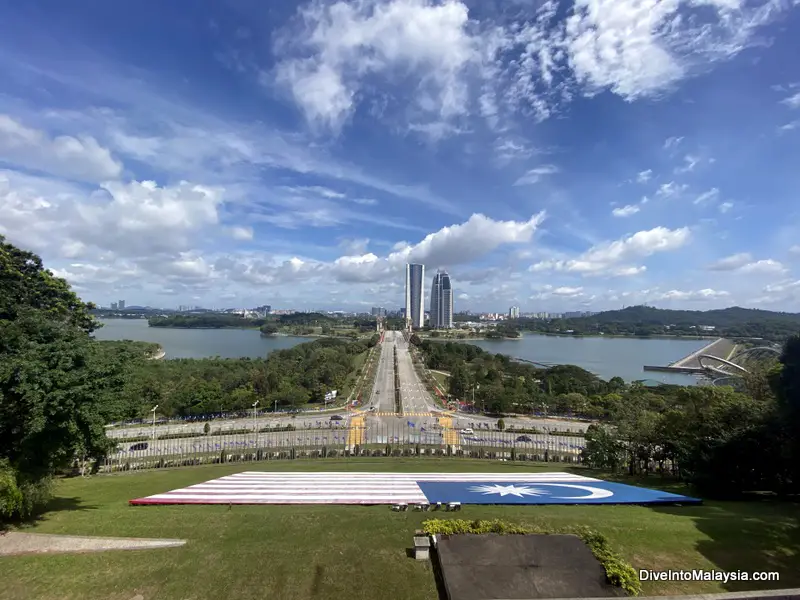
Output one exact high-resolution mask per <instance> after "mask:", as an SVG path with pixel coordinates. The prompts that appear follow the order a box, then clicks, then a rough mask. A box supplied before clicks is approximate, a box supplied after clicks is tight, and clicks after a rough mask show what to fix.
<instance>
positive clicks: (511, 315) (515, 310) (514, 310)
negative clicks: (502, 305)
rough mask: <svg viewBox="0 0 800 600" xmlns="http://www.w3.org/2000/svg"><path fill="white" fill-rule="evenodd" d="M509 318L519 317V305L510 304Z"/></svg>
mask: <svg viewBox="0 0 800 600" xmlns="http://www.w3.org/2000/svg"><path fill="white" fill-rule="evenodd" d="M508 318H509V319H519V306H512V307H511V308H509V309H508Z"/></svg>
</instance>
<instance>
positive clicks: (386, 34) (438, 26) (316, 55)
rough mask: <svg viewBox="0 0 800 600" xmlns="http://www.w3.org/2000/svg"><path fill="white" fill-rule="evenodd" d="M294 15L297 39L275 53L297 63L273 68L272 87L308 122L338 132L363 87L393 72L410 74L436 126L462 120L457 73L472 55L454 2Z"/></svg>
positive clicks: (291, 36) (318, 8) (291, 37)
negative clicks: (279, 87) (294, 53)
mask: <svg viewBox="0 0 800 600" xmlns="http://www.w3.org/2000/svg"><path fill="white" fill-rule="evenodd" d="M300 13H301V15H302V17H301V18H302V23H303V26H304V29H303V32H302V34H301V35H299V36H297V35H296V32H292V33H288V34H287V36H285V37H284V38H283V39H282V40H281V41H280V42H279V43H278V45H277V49H278V51H279V52H281V51H284V50H290V49H291V50H299V54H300V56H299V57H295V58H287V59H285V60H283V61H281V62H280V63H279V64H278V68H277V79H278V82H279V83H281V84H283V85H285V86H286V87H287V88H288V89H289V91H290V92H291V93H292V95H293V97H294V99H295V102H296V103H297V104H298V105H299V106H300V107H301V108H302V110H303V112H304V113H305V115H306V117H307V118H308V119H309V121H310V122H312V123H317V124H322V125H324V126H326V127H330V128H332V129H334V130H336V129H338V128H340V127H341V126H342V125H343V123H344V122H345V121H346V119H347V118H348V117H349V116H350V114H351V113H352V111H353V108H354V99H355V97H356V95H357V94H358V92H359V91H360V89H361V87H362V84H363V83H362V82H363V80H364V79H365V78H366V77H368V76H370V75H371V74H376V73H379V74H381V73H385V72H387V71H389V70H390V69H395V68H397V69H401V70H405V71H407V72H413V73H414V80H415V82H416V91H415V95H416V96H417V99H418V100H417V104H418V108H419V109H420V110H423V111H425V112H428V113H434V114H435V115H436V116H437V117H438V118H444V119H447V118H449V117H451V116H454V115H459V114H464V113H465V112H466V109H467V106H466V105H467V100H468V98H467V89H466V86H465V82H464V81H463V79H462V72H463V71H464V70H465V69H466V68H467V67H468V66H469V65H470V64H471V63H474V62H475V61H476V60H478V59H479V58H480V54H479V46H478V43H477V42H478V38H475V37H473V36H472V35H470V33H469V31H468V22H469V17H468V12H467V7H466V6H465V5H463V4H461V3H460V2H447V3H445V4H442V5H435V4H430V3H428V2H424V1H422V0H397V1H394V2H374V1H362V2H359V3H355V4H345V3H343V2H337V3H335V4H332V5H326V4H323V3H321V2H314V3H312V4H311V5H309V6H308V7H306V8H303V9H301V10H300Z"/></svg>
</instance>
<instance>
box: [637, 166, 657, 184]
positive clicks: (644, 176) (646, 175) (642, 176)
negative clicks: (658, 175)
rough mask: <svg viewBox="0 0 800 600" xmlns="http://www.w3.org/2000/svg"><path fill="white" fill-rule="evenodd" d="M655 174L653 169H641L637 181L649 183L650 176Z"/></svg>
mask: <svg viewBox="0 0 800 600" xmlns="http://www.w3.org/2000/svg"><path fill="white" fill-rule="evenodd" d="M652 176H653V170H652V169H647V170H646V171H639V174H638V175H637V176H636V182H637V183H647V182H648V181H650V178H651V177H652Z"/></svg>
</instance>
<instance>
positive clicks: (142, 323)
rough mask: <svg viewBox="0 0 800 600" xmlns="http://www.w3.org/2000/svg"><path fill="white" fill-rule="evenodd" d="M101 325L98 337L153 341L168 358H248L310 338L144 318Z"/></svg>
mask: <svg viewBox="0 0 800 600" xmlns="http://www.w3.org/2000/svg"><path fill="white" fill-rule="evenodd" d="M100 322H101V323H102V324H103V327H101V328H100V329H98V330H97V331H95V332H94V337H95V338H96V339H98V340H135V341H139V342H155V343H157V344H160V345H161V347H162V348H163V349H164V352H166V353H167V356H166V357H167V358H208V357H211V356H220V357H222V358H239V357H241V356H249V357H250V358H258V357H262V358H263V357H265V356H266V355H267V354H269V353H270V352H272V351H273V350H283V349H285V348H291V347H292V346H296V345H297V344H302V343H303V342H309V341H311V340H312V339H313V338H307V337H293V336H291V337H290V336H274V337H262V336H261V333H260V332H259V331H258V330H257V329H170V328H168V327H150V326H148V325H147V319H100Z"/></svg>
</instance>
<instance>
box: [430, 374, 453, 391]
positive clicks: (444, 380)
mask: <svg viewBox="0 0 800 600" xmlns="http://www.w3.org/2000/svg"><path fill="white" fill-rule="evenodd" d="M431 375H433V378H434V379H435V380H436V383H438V384H439V387H440V388H442V389H443V390H447V388H448V386H449V385H450V384H449V383H448V382H449V380H450V376H449V375H445V374H443V373H437V372H436V371H431Z"/></svg>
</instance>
